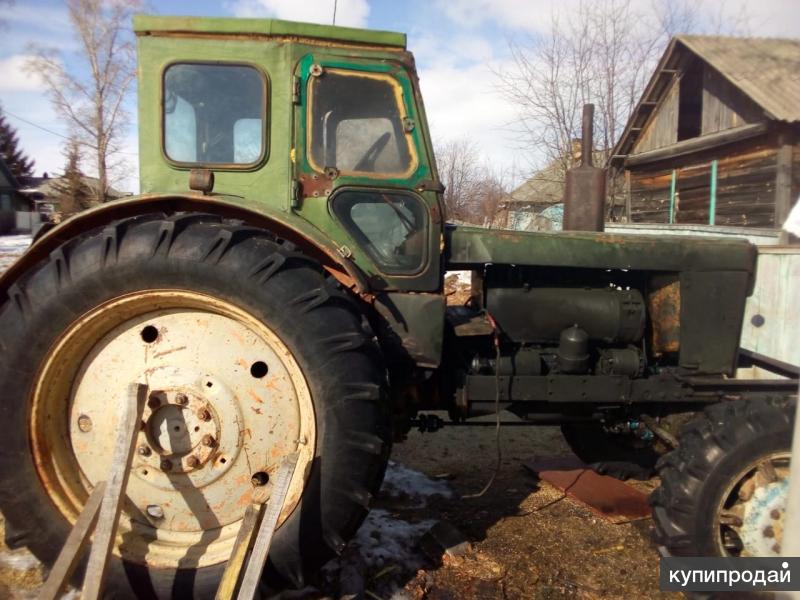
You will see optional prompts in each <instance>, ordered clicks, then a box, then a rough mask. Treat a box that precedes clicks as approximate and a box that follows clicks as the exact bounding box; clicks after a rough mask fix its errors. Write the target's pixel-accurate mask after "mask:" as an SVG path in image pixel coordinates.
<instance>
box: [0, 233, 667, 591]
mask: <svg viewBox="0 0 800 600" xmlns="http://www.w3.org/2000/svg"><path fill="white" fill-rule="evenodd" d="M3 242H5V243H3ZM25 245H27V244H26V240H23V239H21V238H19V237H15V238H5V239H2V238H0V271H2V270H3V268H4V267H7V266H8V264H10V263H11V262H12V260H13V258H14V257H15V256H17V255H18V254H19V253H21V251H22V250H23V249H24V247H25ZM465 283H466V282H465V281H464V278H463V277H459V278H457V279H455V278H451V279H450V280H449V281H448V284H449V285H448V291H449V292H452V293H451V297H450V298H449V300H450V302H451V303H455V304H463V302H464V301H465V300H466V298H467V295H468V294H467V291H466V285H465ZM503 418H504V419H507V420H515V419H516V418H515V417H513V416H512V415H509V414H506V415H504V417H503ZM490 420H491V418H490ZM494 436H495V432H494V428H493V427H451V428H445V429H443V430H441V431H439V432H436V433H426V434H421V433H418V432H416V431H412V432H411V433H410V434H409V436H408V439H407V441H405V442H404V443H402V444H397V445H395V447H394V449H393V452H392V460H393V464H392V466H390V468H389V471H388V477H387V482H386V484H385V485H384V488H383V491H382V493H381V494H380V495H379V497H378V498H377V500H376V503H375V507H374V509H373V511H372V513H371V515H370V517H369V518H368V520H367V522H366V523H365V525H364V526H362V529H361V530H360V531H359V534H358V535H357V537H356V538H355V539H354V540H353V542H351V544H350V545H349V546H348V549H347V550H346V551H345V553H344V555H343V557H342V558H341V559H339V560H337V561H334V562H332V563H331V564H330V565H328V567H326V569H324V571H323V575H322V577H321V579H320V580H319V581H317V582H315V586H316V587H313V588H312V587H310V588H307V589H306V590H305V591H304V592H303V593H302V594H299V595H298V594H292V597H305V598H326V597H341V596H342V595H344V594H346V593H352V592H356V593H357V594H358V597H361V598H369V599H370V600H376V599H385V600H389V599H390V598H392V599H394V600H401V599H402V600H405V599H408V600H420V599H423V598H427V599H430V600H449V599H454V600H455V599H462V598H479V599H481V600H484V599H485V600H492V599H516V598H520V599H521V598H526V599H527V598H534V599H535V598H541V599H549V598H585V599H590V598H657V597H662V596H664V597H667V596H668V595H667V594H662V593H660V592H659V591H658V553H657V552H656V549H655V546H654V545H653V543H652V542H651V539H650V536H651V529H652V522H651V520H650V519H645V520H640V521H636V522H632V523H624V524H620V525H614V524H611V523H609V522H608V521H605V520H603V519H602V518H600V517H597V516H596V515H595V514H594V513H592V512H591V511H590V510H588V509H587V508H585V507H583V506H581V505H579V504H577V503H576V502H574V501H572V500H571V499H569V498H565V497H564V495H563V494H562V492H561V491H560V490H558V489H556V488H554V487H552V486H551V485H549V484H547V483H546V482H541V481H539V480H538V479H536V478H535V477H534V476H533V475H532V474H531V473H530V471H529V470H527V469H526V468H525V467H524V466H523V463H525V462H528V461H531V460H532V459H534V458H536V457H543V456H553V455H562V454H565V453H569V449H568V448H567V446H566V443H565V442H564V440H563V438H562V436H561V433H560V431H559V429H558V428H556V427H537V428H531V427H508V428H505V429H503V430H502V434H501V443H502V446H501V447H502V453H503V460H502V464H501V467H500V470H499V472H498V473H497V478H496V480H495V482H494V484H493V485H492V487H491V488H490V489H489V490H488V492H487V493H486V494H485V495H483V496H482V497H480V498H472V499H462V498H461V496H463V495H468V494H474V493H475V492H477V491H479V490H480V489H481V488H482V487H483V486H484V484H485V482H486V481H487V479H488V478H489V477H490V475H491V474H492V473H493V471H494V468H495V456H496V452H495V439H494ZM425 476H427V477H425ZM632 485H635V486H637V487H639V488H640V489H642V490H643V491H649V490H651V489H652V488H653V487H654V486H655V485H657V482H656V481H655V480H652V481H649V482H634V483H633V484H632ZM437 521H444V522H447V523H449V524H451V525H453V526H454V527H455V528H456V529H457V530H458V531H460V532H461V534H463V536H464V538H466V540H467V541H468V542H469V549H468V550H467V551H466V554H465V555H463V556H460V557H455V558H451V557H447V556H445V557H442V556H441V553H439V552H436V550H435V548H434V549H432V548H431V547H430V544H426V543H425V542H424V541H422V542H421V541H420V540H421V539H422V538H423V537H424V533H425V532H426V531H427V530H428V529H429V528H430V527H431V526H432V525H433V524H434V523H436V522H437ZM423 548H427V551H425V550H423ZM41 582H42V568H41V566H40V565H39V564H38V562H37V561H36V560H35V559H34V558H33V556H31V555H30V554H28V553H27V552H26V551H24V550H17V551H10V550H8V549H7V548H6V547H5V546H4V545H2V543H1V542H0V598H10V599H14V598H16V599H25V600H27V599H32V598H35V597H36V594H37V590H38V588H39V586H40V585H41ZM674 596H675V597H677V595H674ZM70 597H72V598H75V597H77V594H76V593H74V592H72V593H70Z"/></svg>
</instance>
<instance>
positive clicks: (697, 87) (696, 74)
mask: <svg viewBox="0 0 800 600" xmlns="http://www.w3.org/2000/svg"><path fill="white" fill-rule="evenodd" d="M679 86H680V88H679V104H678V141H679V142H680V141H682V140H688V139H691V138H695V137H697V136H699V135H700V132H701V130H702V127H701V126H702V122H703V66H702V65H701V64H700V63H699V62H698V61H695V62H694V63H692V64H691V65H690V66H689V67H688V68H687V69H686V71H684V73H683V75H682V76H681V81H680V84H679Z"/></svg>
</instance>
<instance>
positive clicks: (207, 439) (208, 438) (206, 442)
mask: <svg viewBox="0 0 800 600" xmlns="http://www.w3.org/2000/svg"><path fill="white" fill-rule="evenodd" d="M216 443H217V441H216V440H215V439H214V436H213V435H209V434H206V435H204V436H203V446H208V447H209V448H213V447H214V444H216Z"/></svg>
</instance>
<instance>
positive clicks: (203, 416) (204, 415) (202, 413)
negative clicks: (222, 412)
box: [197, 408, 211, 421]
mask: <svg viewBox="0 0 800 600" xmlns="http://www.w3.org/2000/svg"><path fill="white" fill-rule="evenodd" d="M197 417H198V418H199V419H200V420H201V421H210V420H211V413H210V412H208V409H207V408H201V409H200V410H199V411H197Z"/></svg>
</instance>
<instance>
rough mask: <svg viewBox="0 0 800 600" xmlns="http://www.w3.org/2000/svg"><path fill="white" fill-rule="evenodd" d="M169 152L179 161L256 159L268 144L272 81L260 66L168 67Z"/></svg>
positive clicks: (165, 103) (208, 162)
mask: <svg viewBox="0 0 800 600" xmlns="http://www.w3.org/2000/svg"><path fill="white" fill-rule="evenodd" d="M163 107H164V115H163V126H164V152H165V153H166V155H167V157H168V158H170V159H171V160H173V161H175V162H178V163H185V164H199V165H231V166H236V165H252V164H255V163H257V162H258V161H259V160H261V158H262V157H263V156H264V152H265V145H266V130H265V119H266V82H265V78H264V76H263V75H262V74H261V73H260V72H259V71H258V70H256V69H255V68H253V67H249V66H246V65H233V64H193V63H179V64H173V65H170V66H169V67H167V69H166V71H165V72H164V98H163Z"/></svg>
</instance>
